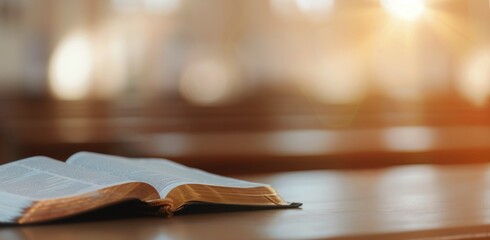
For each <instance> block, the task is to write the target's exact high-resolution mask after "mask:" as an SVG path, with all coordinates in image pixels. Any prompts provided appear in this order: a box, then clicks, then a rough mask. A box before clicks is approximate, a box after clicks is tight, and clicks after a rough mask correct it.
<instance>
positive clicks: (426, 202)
mask: <svg viewBox="0 0 490 240" xmlns="http://www.w3.org/2000/svg"><path fill="white" fill-rule="evenodd" d="M242 178H245V179H249V180H254V181H261V182H264V183H269V184H272V185H273V186H274V187H275V188H276V189H277V190H278V191H279V192H280V194H281V195H282V196H283V197H284V198H285V199H286V200H288V201H297V202H302V203H304V205H303V207H302V208H301V209H282V210H246V211H244V210H241V211H236V210H235V211H225V212H223V211H218V210H216V209H215V210H213V211H203V212H200V213H196V212H193V211H190V212H188V213H187V214H180V215H177V216H174V217H173V218H171V219H165V218H156V217H144V216H143V217H142V216H140V217H123V218H109V219H97V218H95V219H90V218H89V219H83V220H76V221H70V222H66V221H62V222H58V223H51V224H43V225H34V226H0V239H13V240H21V239H29V240H41V239H49V240H57V239H68V240H70V239H89V240H96V239H148V240H166V239H330V238H332V239H338V238H340V239H421V240H439V239H451V240H452V239H487V238H490V165H481V164H480V165H451V166H449V165H448V166H433V165H414V166H401V167H392V168H384V169H374V170H328V171H327V170H318V171H300V172H285V173H276V174H266V175H255V176H242ZM201 210H202V209H201Z"/></svg>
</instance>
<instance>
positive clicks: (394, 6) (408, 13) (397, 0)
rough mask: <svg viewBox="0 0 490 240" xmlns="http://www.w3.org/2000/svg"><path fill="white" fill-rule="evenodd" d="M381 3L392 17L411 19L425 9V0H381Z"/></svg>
mask: <svg viewBox="0 0 490 240" xmlns="http://www.w3.org/2000/svg"><path fill="white" fill-rule="evenodd" d="M381 5H382V6H383V8H384V9H385V10H386V11H388V13H389V14H391V15H392V16H394V17H397V18H400V19H403V20H408V21H413V20H416V19H417V18H418V17H419V16H420V15H422V13H423V12H424V11H425V0H381Z"/></svg>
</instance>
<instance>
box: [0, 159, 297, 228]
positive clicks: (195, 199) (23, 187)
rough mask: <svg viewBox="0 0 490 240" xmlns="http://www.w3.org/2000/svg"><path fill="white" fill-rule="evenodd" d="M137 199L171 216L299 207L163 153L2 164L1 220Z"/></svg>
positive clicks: (260, 187) (54, 215)
mask: <svg viewBox="0 0 490 240" xmlns="http://www.w3.org/2000/svg"><path fill="white" fill-rule="evenodd" d="M134 200H139V201H140V202H141V203H143V204H144V205H146V206H148V207H149V209H156V211H157V212H159V213H161V214H164V215H167V216H170V215H171V214H172V213H173V212H175V211H178V210H179V209H181V208H183V207H184V206H185V205H188V204H193V203H216V204H231V205H245V206H266V207H269V206H270V207H297V206H299V205H300V204H296V203H288V202H285V201H284V200H282V199H281V198H280V197H279V195H278V194H277V193H276V191H274V189H272V188H271V187H270V186H268V185H265V184H260V183H254V182H247V181H242V180H238V179H233V178H227V177H222V176H218V175H215V174H211V173H208V172H204V171H201V170H198V169H193V168H188V167H185V166H183V165H180V164H177V163H174V162H171V161H169V160H164V159H130V158H124V157H118V156H111V155H104V154H98V153H89V152H79V153H76V154H74V155H73V156H71V157H70V158H69V159H68V160H67V161H66V163H63V162H60V161H57V160H54V159H50V158H47V157H40V156H38V157H30V158H27V159H23V160H19V161H16V162H12V163H7V164H4V165H0V223H19V224H25V223H36V222H43V221H50V220H55V219H59V218H63V217H68V216H73V215H76V214H79V213H84V212H87V211H91V210H94V209H98V208H101V207H105V206H109V205H113V204H116V203H121V202H125V201H134Z"/></svg>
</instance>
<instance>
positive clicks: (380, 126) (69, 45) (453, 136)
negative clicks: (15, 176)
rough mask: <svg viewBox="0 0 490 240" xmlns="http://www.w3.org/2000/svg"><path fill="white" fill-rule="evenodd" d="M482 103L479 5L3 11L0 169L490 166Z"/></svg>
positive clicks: (286, 2) (267, 0) (486, 40)
mask: <svg viewBox="0 0 490 240" xmlns="http://www.w3.org/2000/svg"><path fill="white" fill-rule="evenodd" d="M489 96H490V2H489V0H362V1H361V0H342V1H340V0H261V1H245V0H242V1H227V0H206V1H196V0H84V1H82V0H44V1H35V0H0V137H1V142H0V162H9V161H14V160H17V159H20V158H23V157H27V156H31V155H47V156H51V157H55V158H58V159H66V158H67V157H68V156H69V155H70V154H72V153H74V152H77V151H81V150H88V151H97V152H103V153H109V154H120V155H125V156H137V157H166V158H170V159H172V160H176V161H179V162H182V163H184V164H187V165H191V166H195V167H200V168H204V169H206V170H211V171H215V172H220V173H238V172H268V171H282V170H298V169H314V168H365V167H379V166H388V165H396V164H411V163H437V164H454V163H474V162H482V161H485V162H486V161H490V108H489V107H490V106H489V101H488V98H489Z"/></svg>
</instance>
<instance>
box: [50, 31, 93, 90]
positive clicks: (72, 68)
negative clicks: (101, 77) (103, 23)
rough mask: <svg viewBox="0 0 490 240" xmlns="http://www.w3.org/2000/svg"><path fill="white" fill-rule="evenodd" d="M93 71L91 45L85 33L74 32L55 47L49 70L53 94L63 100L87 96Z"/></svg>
mask: <svg viewBox="0 0 490 240" xmlns="http://www.w3.org/2000/svg"><path fill="white" fill-rule="evenodd" d="M92 69H93V56H92V45H91V43H90V40H89V37H88V35H87V34H86V33H83V32H75V33H72V34H70V35H68V36H67V37H65V38H64V39H63V40H62V41H61V42H60V44H59V45H58V46H57V47H56V50H55V51H54V54H53V56H52V59H51V62H50V68H49V78H50V87H51V91H52V92H53V94H54V95H55V96H56V97H57V98H59V99H64V100H77V99H82V98H84V97H86V96H87V94H88V92H89V88H90V80H91V79H90V78H91V75H92Z"/></svg>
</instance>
